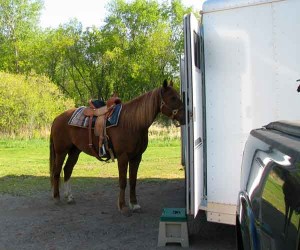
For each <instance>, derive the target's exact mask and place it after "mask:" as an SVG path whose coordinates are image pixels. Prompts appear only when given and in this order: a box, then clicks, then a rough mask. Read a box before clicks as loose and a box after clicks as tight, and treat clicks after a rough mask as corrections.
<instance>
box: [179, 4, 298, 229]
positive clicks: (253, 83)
mask: <svg viewBox="0 0 300 250" xmlns="http://www.w3.org/2000/svg"><path fill="white" fill-rule="evenodd" d="M299 13H300V1H299V0H226V1H221V0H208V1H206V2H204V4H203V6H202V11H201V22H198V20H197V19H196V18H195V17H194V16H193V15H192V14H190V15H187V16H185V18H184V36H185V48H184V49H185V51H184V58H183V59H182V60H181V81H182V84H181V85H182V96H183V99H184V103H185V108H186V125H185V126H184V127H183V129H182V131H183V136H182V138H183V139H182V140H183V141H182V145H183V154H182V155H183V160H182V161H183V165H184V166H185V169H186V197H187V198H186V206H187V211H188V214H192V215H194V216H196V215H197V213H198V211H199V210H205V211H206V216H207V220H208V221H214V222H220V223H225V224H235V223H236V205H237V199H238V193H239V191H240V179H241V177H240V175H241V164H242V158H243V150H244V146H245V142H246V140H247V137H248V135H249V132H250V131H251V130H252V129H254V128H258V127H262V126H263V125H266V124H268V123H269V122H270V121H275V120H285V119H286V120H290V119H295V118H296V119H299V117H300V114H299V112H297V111H298V108H299V107H300V96H299V95H298V93H297V91H296V90H297V83H296V80H297V79H299V78H300V14H299Z"/></svg>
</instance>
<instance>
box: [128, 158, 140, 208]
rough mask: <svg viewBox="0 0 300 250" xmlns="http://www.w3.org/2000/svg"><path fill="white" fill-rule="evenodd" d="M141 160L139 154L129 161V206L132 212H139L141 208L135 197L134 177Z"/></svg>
mask: <svg viewBox="0 0 300 250" xmlns="http://www.w3.org/2000/svg"><path fill="white" fill-rule="evenodd" d="M141 160H142V156H141V155H140V156H138V157H136V158H134V159H131V160H130V161H129V183H130V201H129V207H130V209H131V210H132V211H133V212H139V211H140V210H141V206H140V205H139V204H138V202H137V198H136V179H137V172H138V169H139V165H140V162H141Z"/></svg>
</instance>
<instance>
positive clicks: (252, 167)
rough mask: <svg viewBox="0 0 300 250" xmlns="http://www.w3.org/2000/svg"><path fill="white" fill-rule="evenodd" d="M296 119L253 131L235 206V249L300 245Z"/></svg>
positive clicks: (299, 130) (299, 127)
mask: <svg viewBox="0 0 300 250" xmlns="http://www.w3.org/2000/svg"><path fill="white" fill-rule="evenodd" d="M299 219H300V121H295V122H294V121H293V122H291V121H278V122H272V123H270V124H268V125H267V126H265V127H263V128H260V129H255V130H252V131H251V133H250V135H249V138H248V140H247V143H246V146H245V149H244V156H243V164H242V174H241V192H240V193H239V202H238V208H237V223H236V225H237V239H238V248H239V249H288V250H289V249H293V250H300V243H299V236H300V230H299V227H300V220H299Z"/></svg>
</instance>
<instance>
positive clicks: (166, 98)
mask: <svg viewBox="0 0 300 250" xmlns="http://www.w3.org/2000/svg"><path fill="white" fill-rule="evenodd" d="M74 111H75V109H70V110H67V111H65V112H64V113H62V114H60V115H59V116H58V117H56V118H55V120H54V121H53V124H52V128H51V135H50V178H51V184H52V188H53V198H54V199H55V200H59V197H60V194H59V180H60V173H61V170H62V166H63V163H64V160H65V158H66V156H67V155H68V159H67V161H66V163H65V165H64V183H65V196H66V198H67V201H68V203H72V202H74V198H73V196H72V194H71V188H70V183H69V180H70V177H71V174H72V171H73V168H74V166H75V164H76V162H77V160H78V157H79V154H80V153H81V152H84V153H86V154H88V155H92V156H93V152H92V150H91V149H90V147H89V145H88V144H89V143H88V129H85V128H80V127H74V126H70V125H68V121H69V119H70V117H71V116H72V114H73V112H74ZM159 112H161V113H162V114H164V115H166V116H168V117H170V118H171V119H173V120H177V121H178V122H179V123H180V124H181V125H182V124H184V121H185V115H184V108H183V103H182V101H181V100H180V96H179V94H178V93H177V92H176V90H175V89H174V88H173V86H172V83H170V85H168V82H167V81H166V80H165V81H164V83H163V86H162V87H159V88H156V89H154V90H153V91H150V92H148V93H146V94H144V95H142V96H139V97H137V98H135V99H134V100H132V101H130V102H127V103H124V104H123V108H122V112H121V114H120V118H119V124H118V126H116V127H110V128H108V129H107V135H108V136H109V138H110V140H111V142H112V144H113V147H114V152H115V155H116V158H117V160H118V169H119V186H120V193H119V199H118V208H119V210H120V211H121V212H122V213H123V214H125V215H126V214H127V215H128V214H130V210H129V209H128V207H127V205H126V202H125V188H126V183H127V169H128V163H129V184H130V200H129V206H130V209H131V210H139V209H140V205H139V204H138V203H137V198H136V190H135V189H136V179H137V172H138V168H139V164H140V162H141V159H142V154H143V153H144V151H145V150H146V148H147V145H148V129H149V127H150V126H151V124H152V123H153V121H154V119H155V118H156V116H157V115H158V113H159ZM93 144H94V145H95V147H96V150H97V151H98V148H97V144H98V143H97V137H95V136H93Z"/></svg>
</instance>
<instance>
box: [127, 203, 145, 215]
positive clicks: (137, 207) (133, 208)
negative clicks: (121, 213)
mask: <svg viewBox="0 0 300 250" xmlns="http://www.w3.org/2000/svg"><path fill="white" fill-rule="evenodd" d="M129 208H130V209H131V211H132V212H133V213H140V212H141V211H142V208H141V206H140V205H139V204H132V203H131V202H129Z"/></svg>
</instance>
